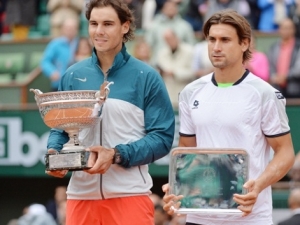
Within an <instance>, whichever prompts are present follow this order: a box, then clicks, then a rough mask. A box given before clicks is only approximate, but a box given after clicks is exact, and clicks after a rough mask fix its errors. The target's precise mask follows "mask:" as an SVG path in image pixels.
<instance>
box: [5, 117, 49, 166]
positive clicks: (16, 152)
mask: <svg viewBox="0 0 300 225" xmlns="http://www.w3.org/2000/svg"><path fill="white" fill-rule="evenodd" d="M48 136H49V132H46V133H44V134H43V135H42V136H41V137H38V136H37V135H36V134H35V133H33V132H30V131H23V123H22V120H21V119H20V118H17V117H7V118H0V167H1V166H24V167H32V166H34V165H36V164H37V163H39V162H42V163H44V156H45V153H46V152H47V149H46V146H47V140H48Z"/></svg>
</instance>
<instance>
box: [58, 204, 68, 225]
mask: <svg viewBox="0 0 300 225" xmlns="http://www.w3.org/2000/svg"><path fill="white" fill-rule="evenodd" d="M66 210H67V200H66V199H64V200H62V201H60V202H59V204H58V208H57V223H58V225H65V224H66Z"/></svg>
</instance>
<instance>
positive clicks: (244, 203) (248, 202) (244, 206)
mask: <svg viewBox="0 0 300 225" xmlns="http://www.w3.org/2000/svg"><path fill="white" fill-rule="evenodd" d="M244 188H245V189H247V190H248V193H247V194H244V195H240V194H234V195H233V200H234V201H235V202H236V203H237V204H239V206H238V209H239V210H241V211H242V212H243V216H247V215H249V214H250V213H251V212H252V209H253V206H254V204H255V202H256V200H257V197H258V194H259V191H257V190H256V189H255V181H254V180H249V181H247V182H246V183H245V184H244Z"/></svg>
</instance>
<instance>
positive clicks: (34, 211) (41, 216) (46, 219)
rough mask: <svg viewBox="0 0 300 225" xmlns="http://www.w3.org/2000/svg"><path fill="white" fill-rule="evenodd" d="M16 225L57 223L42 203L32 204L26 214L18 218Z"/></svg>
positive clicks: (51, 224) (52, 224)
mask: <svg viewBox="0 0 300 225" xmlns="http://www.w3.org/2000/svg"><path fill="white" fill-rule="evenodd" d="M18 225H57V224H56V222H55V221H54V219H53V218H52V216H51V215H50V214H49V213H48V212H47V211H46V208H45V206H43V205H42V204H32V205H30V206H29V207H28V211H27V213H26V214H24V215H23V216H21V217H20V218H19V220H18Z"/></svg>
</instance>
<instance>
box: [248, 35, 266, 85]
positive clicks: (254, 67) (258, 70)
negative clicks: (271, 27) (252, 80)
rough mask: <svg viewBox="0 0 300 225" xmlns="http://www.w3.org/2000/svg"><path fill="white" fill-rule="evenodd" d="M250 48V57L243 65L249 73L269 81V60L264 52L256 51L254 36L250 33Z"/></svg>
mask: <svg viewBox="0 0 300 225" xmlns="http://www.w3.org/2000/svg"><path fill="white" fill-rule="evenodd" d="M250 50H251V52H252V57H251V59H250V60H249V61H248V62H247V63H246V65H245V67H246V69H248V70H249V71H250V72H251V73H253V74H255V75H256V76H258V77H260V78H261V79H263V80H265V81H267V82H269V61H268V57H267V55H266V54H265V53H263V52H260V51H257V50H256V46H255V37H254V35H252V37H251V42H250Z"/></svg>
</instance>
